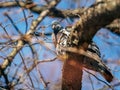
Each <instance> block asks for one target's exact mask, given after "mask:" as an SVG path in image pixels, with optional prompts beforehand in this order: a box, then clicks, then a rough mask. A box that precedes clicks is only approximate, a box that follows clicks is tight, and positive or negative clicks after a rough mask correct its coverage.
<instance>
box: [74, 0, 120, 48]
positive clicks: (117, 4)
mask: <svg viewBox="0 0 120 90" xmlns="http://www.w3.org/2000/svg"><path fill="white" fill-rule="evenodd" d="M118 12H120V0H114V1H113V0H107V1H105V2H104V3H100V4H98V5H97V6H95V7H92V8H89V9H88V10H86V12H84V14H83V15H81V17H80V19H79V20H78V22H76V23H75V25H73V27H72V28H73V30H74V31H78V33H79V35H78V36H79V39H80V40H79V45H80V46H81V45H82V48H84V49H86V48H87V46H88V44H89V43H90V42H91V40H92V38H93V36H94V35H95V34H96V32H97V31H98V30H99V29H100V28H101V27H105V26H106V25H108V24H110V23H111V22H112V21H113V20H114V19H116V18H120V13H118Z"/></svg>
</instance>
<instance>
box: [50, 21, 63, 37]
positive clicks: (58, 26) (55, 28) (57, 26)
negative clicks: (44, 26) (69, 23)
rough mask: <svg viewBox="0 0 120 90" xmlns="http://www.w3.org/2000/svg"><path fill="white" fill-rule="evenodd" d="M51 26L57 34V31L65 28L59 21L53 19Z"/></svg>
mask: <svg viewBox="0 0 120 90" xmlns="http://www.w3.org/2000/svg"><path fill="white" fill-rule="evenodd" d="M51 26H52V29H53V32H54V34H55V35H57V33H58V32H59V31H60V30H62V29H63V27H62V26H61V25H60V23H59V22H58V21H53V22H52V25H51Z"/></svg>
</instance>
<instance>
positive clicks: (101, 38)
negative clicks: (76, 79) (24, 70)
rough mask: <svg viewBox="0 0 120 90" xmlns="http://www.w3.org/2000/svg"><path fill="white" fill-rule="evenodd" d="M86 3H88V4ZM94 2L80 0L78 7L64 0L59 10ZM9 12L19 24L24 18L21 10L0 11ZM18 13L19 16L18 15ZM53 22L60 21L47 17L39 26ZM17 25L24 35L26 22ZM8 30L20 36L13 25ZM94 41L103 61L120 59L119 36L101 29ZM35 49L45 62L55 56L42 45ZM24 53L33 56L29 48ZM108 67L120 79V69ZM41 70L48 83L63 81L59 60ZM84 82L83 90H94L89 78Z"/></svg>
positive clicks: (16, 58) (96, 86)
mask: <svg viewBox="0 0 120 90" xmlns="http://www.w3.org/2000/svg"><path fill="white" fill-rule="evenodd" d="M39 1H40V0H36V2H39ZM86 1H87V3H86ZM68 2H69V3H68ZM93 2H94V0H80V3H79V4H78V5H76V4H74V2H73V1H72V0H62V1H61V2H60V4H59V5H58V6H57V8H59V9H75V8H77V7H83V6H84V5H85V6H90V5H91V4H92V3H93ZM40 4H41V3H40ZM41 5H42V4H41ZM8 10H9V12H8V13H9V15H10V16H11V18H12V19H13V20H14V22H18V21H19V20H21V18H23V13H22V12H20V11H19V10H20V9H19V8H10V9H0V11H1V12H2V13H3V12H7V11H8ZM16 12H17V15H16ZM25 12H26V16H28V15H29V12H28V11H27V10H25ZM2 13H1V14H0V17H1V18H0V23H1V22H2V24H3V26H6V25H8V24H10V21H9V20H8V19H7V18H6V17H5V16H4V15H3V14H2ZM37 17H38V15H37V14H34V16H33V17H32V18H29V19H28V29H29V26H30V24H31V21H32V19H35V18H37ZM53 20H58V18H51V17H46V18H45V19H44V20H43V21H42V22H41V23H40V25H39V26H42V25H44V26H45V25H49V24H51V22H52V21H53ZM72 23H74V22H71V24H72ZM67 24H68V23H67V21H66V19H65V20H63V23H62V25H63V26H64V27H65V26H66V25H67ZM16 25H17V26H18V28H19V29H20V30H21V31H22V32H23V33H24V32H25V22H24V21H22V22H19V23H17V24H16ZM6 29H7V31H8V32H9V33H11V35H18V33H17V32H16V31H15V29H14V27H12V25H9V26H7V27H6ZM0 31H1V33H4V31H3V30H2V28H0ZM38 31H40V32H41V31H42V29H40V30H38ZM45 32H52V29H51V27H47V28H45ZM48 38H49V39H50V42H52V40H51V37H50V36H49V37H48ZM48 41H49V40H48ZM93 41H95V42H96V44H97V45H98V47H99V48H100V52H101V56H102V57H103V60H113V61H116V60H119V59H120V55H119V53H120V48H119V44H120V37H119V36H117V35H115V34H113V33H111V32H110V31H108V30H106V29H101V30H99V31H98V33H97V34H96V35H95V36H94V38H93ZM111 43H112V44H111ZM46 45H48V46H49V45H51V47H50V48H51V49H54V48H53V44H52V43H47V44H46ZM35 48H36V50H38V54H39V60H44V59H48V58H50V57H52V58H53V57H54V54H53V53H51V52H50V51H49V50H47V49H45V48H44V47H43V46H42V45H36V46H35ZM10 51H11V50H10ZM10 51H9V52H10ZM22 51H23V53H24V56H31V53H30V52H31V51H30V49H29V48H28V47H25V48H24V49H23V50H22ZM2 54H3V53H0V55H2ZM14 63H16V64H19V63H21V59H20V56H19V55H17V56H16V57H15V60H14ZM108 66H109V67H110V68H111V69H112V70H113V69H115V70H118V72H115V71H112V72H113V74H114V76H115V77H116V78H118V79H120V74H119V70H120V67H119V66H117V65H116V64H113V63H112V64H111V63H108ZM39 68H40V71H41V72H42V75H43V76H44V78H45V80H46V81H50V82H52V84H53V83H56V82H58V81H59V80H60V79H61V70H62V62H60V61H58V60H57V61H54V62H48V63H42V64H40V65H39ZM32 73H33V74H34V75H36V74H37V73H36V71H35V70H33V71H32ZM9 74H10V75H12V74H13V72H10V73H9ZM31 75H32V74H31ZM85 75H86V76H87V74H85ZM98 76H99V75H98ZM99 77H100V76H99ZM33 78H34V77H33ZM37 78H38V79H39V77H37ZM101 78H102V77H101ZM83 80H85V81H84V83H83V90H86V89H88V88H89V90H92V88H91V85H90V84H89V83H90V82H89V80H88V78H83ZM92 80H93V83H95V85H94V87H95V88H100V87H101V86H100V85H101V84H100V85H98V81H96V79H95V78H94V77H92ZM88 82H89V83H88ZM36 85H37V84H36ZM86 85H87V87H86ZM38 86H39V85H38ZM99 86H100V87H99ZM40 87H41V84H40ZM41 88H43V87H41ZM119 88H120V87H119ZM115 90H118V89H117V88H116V89H115Z"/></svg>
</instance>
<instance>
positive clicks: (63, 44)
mask: <svg viewBox="0 0 120 90" xmlns="http://www.w3.org/2000/svg"><path fill="white" fill-rule="evenodd" d="M52 29H53V36H52V38H53V42H54V44H55V47H56V51H57V54H58V55H68V56H69V57H70V58H73V59H75V60H77V61H78V62H82V66H83V67H84V68H87V69H90V70H93V71H97V72H99V73H100V74H101V75H102V76H103V77H104V78H105V79H106V80H107V81H108V82H111V81H112V79H113V75H112V74H111V72H110V70H109V69H108V67H107V66H106V65H105V64H104V63H103V62H102V60H101V58H100V57H101V55H100V50H99V48H98V46H97V45H96V44H95V43H94V42H93V41H91V43H90V44H89V46H88V49H87V51H86V53H87V54H88V55H90V56H93V57H97V59H93V58H90V57H86V56H84V59H83V60H81V59H80V58H79V55H80V54H72V52H70V53H69V52H66V51H65V50H63V49H62V48H67V47H74V48H75V47H78V42H79V38H78V36H76V37H74V39H72V40H71V35H70V34H71V29H70V28H69V27H66V28H63V27H62V26H61V25H60V23H59V22H57V21H55V22H53V23H52Z"/></svg>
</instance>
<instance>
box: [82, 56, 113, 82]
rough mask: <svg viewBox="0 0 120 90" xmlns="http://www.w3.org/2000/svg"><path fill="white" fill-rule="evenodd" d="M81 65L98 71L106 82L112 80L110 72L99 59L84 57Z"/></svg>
mask: <svg viewBox="0 0 120 90" xmlns="http://www.w3.org/2000/svg"><path fill="white" fill-rule="evenodd" d="M83 66H84V67H85V68H87V69H90V70H93V71H97V72H99V73H100V74H101V75H102V76H103V77H104V78H105V79H106V81H108V82H111V81H112V80H113V75H112V73H111V72H110V70H109V69H108V67H107V66H106V65H105V64H104V63H103V62H102V61H101V60H94V59H90V58H88V57H85V59H84V62H83Z"/></svg>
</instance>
